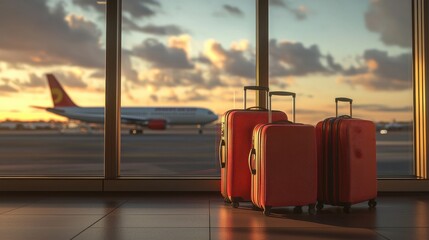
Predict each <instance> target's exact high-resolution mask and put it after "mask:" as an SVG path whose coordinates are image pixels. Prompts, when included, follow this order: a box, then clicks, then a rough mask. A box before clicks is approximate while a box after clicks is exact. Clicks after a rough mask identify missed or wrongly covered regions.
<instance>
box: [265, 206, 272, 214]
mask: <svg viewBox="0 0 429 240" xmlns="http://www.w3.org/2000/svg"><path fill="white" fill-rule="evenodd" d="M270 214H271V207H270V206H265V208H264V215H265V216H270Z"/></svg>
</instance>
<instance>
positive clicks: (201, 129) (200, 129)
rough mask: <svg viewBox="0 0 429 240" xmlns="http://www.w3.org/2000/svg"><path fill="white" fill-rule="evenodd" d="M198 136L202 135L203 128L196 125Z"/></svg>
mask: <svg viewBox="0 0 429 240" xmlns="http://www.w3.org/2000/svg"><path fill="white" fill-rule="evenodd" d="M198 134H203V126H202V125H198Z"/></svg>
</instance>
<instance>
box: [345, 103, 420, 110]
mask: <svg viewBox="0 0 429 240" xmlns="http://www.w3.org/2000/svg"><path fill="white" fill-rule="evenodd" d="M353 107H354V108H355V109H362V110H367V111H370V112H410V111H412V110H413V107H412V106H402V107H392V106H387V105H382V104H356V105H354V106H353Z"/></svg>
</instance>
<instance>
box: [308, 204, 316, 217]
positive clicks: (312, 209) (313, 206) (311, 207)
mask: <svg viewBox="0 0 429 240" xmlns="http://www.w3.org/2000/svg"><path fill="white" fill-rule="evenodd" d="M308 214H310V215H314V214H316V204H310V205H308Z"/></svg>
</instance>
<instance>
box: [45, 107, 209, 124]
mask: <svg viewBox="0 0 429 240" xmlns="http://www.w3.org/2000/svg"><path fill="white" fill-rule="evenodd" d="M47 111H49V112H51V113H54V114H57V115H60V116H63V117H67V118H69V119H74V120H79V121H83V122H90V123H103V122H104V108H102V107H55V108H48V109H47ZM217 118H218V117H217V115H216V114H214V113H213V112H212V111H210V110H209V109H206V108H196V107H123V108H121V119H122V123H129V124H136V125H145V124H147V122H148V121H150V120H157V119H162V120H165V121H166V123H167V124H168V125H205V124H208V123H210V122H213V121H215V120H217Z"/></svg>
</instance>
